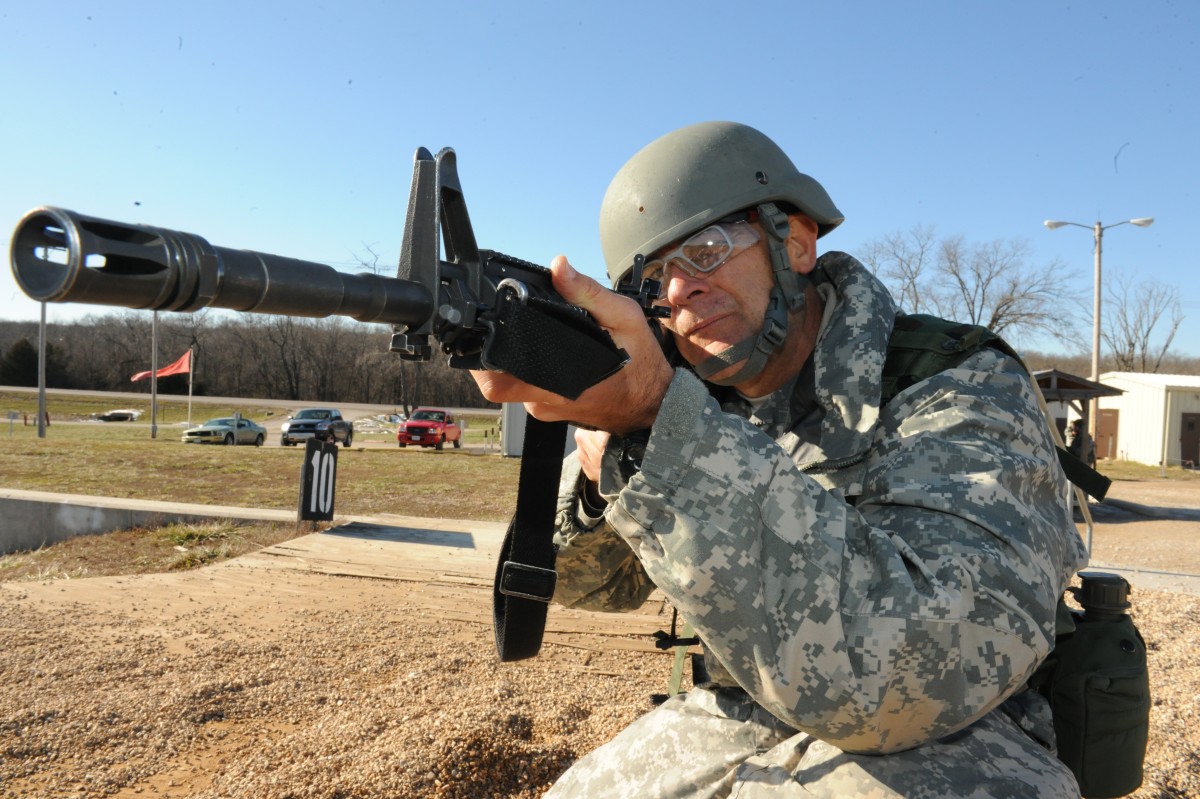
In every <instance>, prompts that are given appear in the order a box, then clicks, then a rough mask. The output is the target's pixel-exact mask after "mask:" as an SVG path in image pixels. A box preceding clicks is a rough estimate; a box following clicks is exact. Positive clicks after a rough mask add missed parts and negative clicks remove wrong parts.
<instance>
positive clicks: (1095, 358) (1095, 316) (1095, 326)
mask: <svg viewBox="0 0 1200 799" xmlns="http://www.w3.org/2000/svg"><path fill="white" fill-rule="evenodd" d="M1042 224H1043V225H1045V226H1046V227H1047V228H1048V229H1050V230H1057V229H1058V228H1060V227H1064V226H1066V225H1073V226H1074V227H1081V228H1085V229H1087V230H1090V231H1092V237H1093V238H1094V239H1095V242H1096V250H1095V275H1096V279H1095V289H1094V293H1093V296H1092V374H1091V380H1092V382H1093V383H1098V382H1100V285H1101V284H1100V269H1101V267H1100V263H1101V252H1102V249H1103V246H1102V243H1103V241H1104V231H1106V230H1108V229H1109V228H1114V227H1118V226H1119V225H1137V226H1138V227H1150V226H1151V225H1152V224H1154V217H1149V216H1148V217H1140V218H1138V219H1125V220H1122V221H1121V222H1114V223H1113V224H1111V225H1102V224H1101V223H1099V222H1097V223H1096V224H1094V225H1081V224H1079V223H1078V222H1060V221H1058V220H1056V219H1047V220H1046V221H1045V222H1043V223H1042ZM1099 415H1100V400H1099V398H1097V397H1092V399H1091V400H1090V401H1089V403H1088V443H1089V444H1090V445H1091V446H1093V447H1094V446H1095V445H1096V423H1097V421H1098V417H1099ZM1081 453H1082V454H1083V455H1084V460H1086V459H1087V458H1086V455H1087V451H1086V450H1081ZM1097 457H1099V454H1097Z"/></svg>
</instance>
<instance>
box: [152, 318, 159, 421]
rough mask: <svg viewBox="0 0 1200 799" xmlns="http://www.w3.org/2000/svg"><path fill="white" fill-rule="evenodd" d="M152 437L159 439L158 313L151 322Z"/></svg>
mask: <svg viewBox="0 0 1200 799" xmlns="http://www.w3.org/2000/svg"><path fill="white" fill-rule="evenodd" d="M150 437H151V438H158V311H155V312H154V316H153V317H152V318H151V320H150Z"/></svg>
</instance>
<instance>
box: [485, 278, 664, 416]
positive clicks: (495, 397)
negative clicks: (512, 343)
mask: <svg viewBox="0 0 1200 799" xmlns="http://www.w3.org/2000/svg"><path fill="white" fill-rule="evenodd" d="M550 271H551V275H552V277H553V280H554V288H555V290H557V291H558V293H559V294H561V295H562V296H563V298H564V299H566V301H567V302H569V303H572V304H573V305H578V306H580V307H581V308H583V309H584V310H586V311H588V313H590V314H591V315H592V317H593V318H594V319H595V320H596V322H597V323H598V324H599V325H600V326H601V327H603V328H605V329H606V330H608V332H609V334H610V335H611V336H612V338H613V341H614V342H616V345H617V346H618V347H621V348H623V349H624V350H625V351H626V352H627V353H628V354H629V358H630V362H629V363H628V364H626V365H625V366H624V367H623V368H622V369H620V370H618V371H617V373H616V374H614V375H612V376H611V377H609V378H607V379H605V380H604V381H602V382H600V383H598V384H596V385H594V386H592V387H591V388H589V389H588V390H587V391H585V392H583V394H581V395H580V396H579V398H578V399H575V400H568V399H567V398H566V397H562V396H559V395H558V394H554V393H553V392H550V391H546V390H545V389H541V388H537V387H536V386H531V385H529V384H528V383H524V382H522V381H520V380H517V379H516V378H514V377H513V376H512V375H508V374H504V373H501V372H490V371H480V372H472V373H471V375H472V377H474V378H475V382H476V383H477V384H478V385H479V390H480V391H481V392H483V396H484V397H485V398H487V399H488V400H490V401H491V402H521V403H524V405H525V409H526V410H527V411H528V412H529V413H530V415H532V416H534V417H536V418H538V419H541V420H542V421H544V422H557V421H569V422H574V423H576V424H578V425H582V426H585V427H591V428H595V429H597V430H604V431H607V432H610V433H617V434H625V433H629V432H632V431H634V430H642V429H645V428H648V427H650V426H652V425H653V424H654V420H655V418H656V417H657V416H658V406H659V405H661V404H662V399H663V396H664V395H665V394H666V393H667V387H668V386H669V385H670V383H671V378H672V376H673V375H674V370H673V369H672V368H671V365H670V364H668V363H667V359H666V357H665V356H664V355H663V353H662V347H661V346H659V343H658V340H657V339H656V338H655V337H654V333H653V332H652V331H651V330H650V326H649V325H648V324H646V318H645V316H644V315H643V313H642V310H641V308H639V307H638V304H637V303H636V302H634V301H633V300H631V299H629V298H628V297H622V296H621V295H619V294H616V293H615V292H612V291H609V290H608V289H606V288H604V287H603V286H601V285H600V284H599V283H597V282H596V281H595V280H592V279H591V278H589V277H587V276H586V275H581V274H579V273H578V272H576V271H575V270H574V268H572V267H571V265H570V264H569V263H567V259H566V258H564V257H563V256H561V255H560V256H558V257H557V258H555V259H554V261H553V262H552V263H551V264H550Z"/></svg>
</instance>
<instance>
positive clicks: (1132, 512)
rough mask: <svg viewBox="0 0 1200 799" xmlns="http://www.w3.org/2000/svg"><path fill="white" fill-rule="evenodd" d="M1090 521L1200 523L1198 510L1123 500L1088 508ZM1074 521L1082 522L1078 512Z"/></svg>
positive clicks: (1093, 505)
mask: <svg viewBox="0 0 1200 799" xmlns="http://www.w3.org/2000/svg"><path fill="white" fill-rule="evenodd" d="M1088 508H1089V509H1090V510H1091V512H1092V519H1093V520H1095V521H1097V522H1103V523H1105V524H1122V523H1124V522H1144V521H1146V520H1147V519H1155V520H1158V521H1178V522H1200V509H1196V508H1171V507H1158V506H1155V505H1141V504H1139V503H1137V502H1127V501H1126V500H1123V499H1112V498H1109V499H1106V500H1104V501H1103V502H1100V503H1092V504H1091V505H1089V506H1088ZM1075 521H1077V522H1082V521H1083V516H1082V515H1081V514H1080V513H1079V511H1078V510H1076V512H1075Z"/></svg>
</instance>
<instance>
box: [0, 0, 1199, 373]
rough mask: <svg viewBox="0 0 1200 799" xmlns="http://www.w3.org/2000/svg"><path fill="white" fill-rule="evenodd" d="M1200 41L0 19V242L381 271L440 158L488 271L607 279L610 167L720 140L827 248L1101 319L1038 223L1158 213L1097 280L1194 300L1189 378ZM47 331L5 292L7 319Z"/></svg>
mask: <svg viewBox="0 0 1200 799" xmlns="http://www.w3.org/2000/svg"><path fill="white" fill-rule="evenodd" d="M1198 36H1200V3H1196V2H1192V0H1179V1H1178V2H1154V1H1148V2H1137V3H1132V2H1128V0H1125V1H1124V2H1103V1H1094V0H1088V1H1087V2H1084V1H1083V0H1076V1H1074V2H1054V0H1041V1H1039V2H961V1H957V0H956V1H953V2H949V1H948V2H904V3H900V2H845V3H827V2H808V1H807V0H805V1H803V2H801V1H799V0H797V1H794V2H786V3H784V2H781V3H769V4H761V3H759V4H754V3H749V4H733V3H729V2H722V3H714V2H688V3H673V2H644V1H643V2H638V3H627V2H620V1H619V0H614V1H612V2H606V3H603V4H601V3H592V4H584V3H563V2H553V3H550V2H545V3H543V2H536V3H534V2H516V1H514V2H508V3H482V2H480V3H455V2H443V3H421V4H416V3H410V2H354V1H353V0H338V2H328V3H323V4H318V3H306V2H295V1H292V2H246V1H245V0H243V2H238V3H231V2H204V3H172V2H159V3H151V2H119V1H117V0H114V1H112V2H76V1H75V0H60V1H59V2H55V3H53V4H46V3H18V2H13V1H12V0H9V2H0V109H3V110H2V111H0V114H2V118H3V120H4V121H3V124H0V231H2V233H0V235H3V237H4V240H3V246H4V249H5V250H7V249H8V241H9V237H10V235H11V232H12V229H13V226H15V224H16V222H17V221H18V220H19V219H20V217H21V215H22V214H24V213H25V212H26V211H28V210H29V209H31V208H33V207H35V206H38V205H57V206H61V207H65V208H70V209H73V210H76V211H79V212H82V213H86V214H90V215H93V216H99V217H104V218H110V219H116V220H120V221H126V222H144V223H147V224H153V225H159V226H163V227H171V228H178V229H182V230H186V231H189V232H193V233H198V234H200V235H202V236H204V237H205V238H207V239H208V240H209V241H210V242H212V243H213V244H216V245H219V246H225V247H237V248H247V249H255V250H260V251H264V252H273V253H277V254H281V255H289V256H293V257H298V258H305V259H308V260H315V261H322V262H325V263H330V264H333V265H336V266H339V268H346V269H351V270H352V271H357V270H356V268H355V267H354V261H355V257H356V255H364V256H365V255H366V248H367V247H368V246H369V247H370V248H372V249H373V250H374V251H375V252H376V253H378V254H379V255H380V256H381V257H382V260H383V261H385V262H387V263H388V264H394V262H395V260H396V257H397V253H398V250H399V244H400V236H401V227H402V224H403V219H404V211H405V206H406V203H407V193H408V182H409V177H410V172H411V163H412V154H413V152H414V150H415V149H416V148H417V147H418V146H426V147H428V148H430V149H432V150H437V149H438V148H440V147H443V146H451V147H453V148H455V150H457V152H458V159H459V172H460V176H461V178H462V181H463V188H464V191H465V195H466V198H467V203H468V206H469V209H470V212H471V217H472V220H473V222H474V224H475V230H476V236H477V238H478V240H479V243H480V245H481V246H483V247H488V248H491V249H496V250H501V251H504V252H508V253H511V254H513V255H517V256H519V257H522V258H526V259H528V260H533V261H538V262H541V263H548V262H549V260H550V259H551V258H552V257H553V256H554V255H556V254H558V253H565V254H567V255H568V256H569V257H570V258H571V260H572V262H573V263H575V264H576V265H577V266H578V267H579V268H581V269H582V270H583V271H585V272H587V273H588V274H591V275H593V276H595V277H600V276H601V275H602V274H603V261H602V258H601V255H600V246H599V241H598V233H597V223H596V219H597V212H598V209H599V205H600V200H601V198H602V196H603V193H604V190H605V188H606V186H607V184H608V181H609V180H610V178H611V177H612V175H613V174H614V173H615V171H616V170H617V169H618V168H619V167H620V165H621V164H622V163H623V162H624V161H625V160H626V159H627V158H628V157H629V156H631V155H632V154H633V153H634V152H636V151H637V150H638V149H639V148H640V147H641V146H642V145H644V144H646V143H647V142H649V141H650V140H652V139H654V138H656V137H657V136H660V135H662V134H663V133H666V132H668V131H670V130H673V129H675V128H677V127H680V126H683V125H686V124H690V123H693V122H698V121H702V120H709V119H732V120H737V121H741V122H746V123H748V124H751V125H753V126H755V127H758V128H759V129H761V130H763V131H764V132H766V133H767V134H768V135H770V136H772V137H773V138H774V139H775V140H776V141H778V142H779V143H780V144H781V145H782V146H783V148H784V149H785V150H786V151H788V152H789V153H790V154H791V155H792V156H793V158H794V160H795V161H796V162H797V164H798V165H799V166H800V168H801V169H802V170H804V171H806V172H808V173H809V174H811V175H813V176H814V177H816V178H817V179H818V180H820V181H821V182H822V183H823V184H824V185H825V186H826V188H827V189H828V190H829V191H830V193H831V194H832V195H833V197H834V200H835V201H836V202H837V204H838V205H839V206H840V208H841V210H842V211H843V212H844V213H845V214H846V216H847V221H846V223H845V224H844V225H843V226H842V227H841V228H840V229H839V230H837V231H836V232H835V233H833V234H831V235H830V236H829V237H827V238H825V239H823V240H822V242H823V244H824V246H825V247H827V248H832V249H840V250H846V251H848V252H851V253H853V252H855V251H856V249H858V248H860V247H861V245H862V243H863V242H865V241H868V240H870V239H873V238H876V237H878V236H880V235H881V234H884V233H888V232H894V231H899V230H905V229H908V228H911V227H912V226H914V225H917V224H925V225H933V226H935V227H936V229H937V231H938V232H939V233H941V234H962V235H963V236H965V237H966V238H967V239H968V240H969V241H974V242H983V241H990V240H993V239H1010V238H1013V237H1018V238H1023V239H1026V240H1028V241H1029V242H1030V244H1031V245H1032V246H1033V250H1034V258H1035V260H1036V261H1038V262H1041V261H1051V260H1053V259H1055V258H1058V259H1061V260H1062V261H1063V263H1064V264H1066V265H1067V270H1066V271H1065V273H1064V280H1067V281H1071V282H1072V284H1077V286H1078V287H1079V289H1080V290H1081V291H1082V292H1083V293H1084V294H1085V296H1090V293H1091V287H1092V247H1093V242H1092V237H1091V234H1090V232H1089V231H1086V230H1081V229H1078V228H1064V229H1060V230H1057V231H1054V232H1051V231H1048V230H1046V229H1045V228H1043V227H1042V224H1041V223H1042V221H1043V220H1044V219H1047V218H1057V219H1065V220H1070V221H1074V222H1079V223H1082V224H1087V225H1090V224H1091V223H1093V222H1095V221H1097V220H1099V221H1101V222H1103V223H1104V224H1112V223H1114V222H1119V221H1121V220H1123V219H1129V218H1132V217H1142V216H1153V217H1155V219H1156V222H1155V224H1154V226H1153V227H1150V228H1148V229H1140V228H1135V227H1133V226H1131V225H1125V226H1122V227H1120V228H1118V229H1116V230H1112V231H1110V232H1109V233H1108V234H1107V235H1106V236H1105V239H1104V242H1105V248H1104V266H1105V277H1106V279H1107V278H1108V277H1109V276H1116V275H1118V274H1128V275H1130V276H1131V277H1138V278H1148V277H1154V278H1157V279H1159V280H1161V281H1163V282H1166V283H1170V284H1173V285H1176V286H1178V287H1179V289H1180V291H1181V295H1182V298H1183V301H1184V302H1183V312H1184V313H1185V314H1186V316H1187V320H1186V321H1185V323H1184V326H1183V328H1182V330H1181V334H1180V336H1179V337H1178V338H1177V340H1176V343H1175V346H1174V347H1173V349H1174V350H1176V351H1178V352H1182V353H1185V354H1190V355H1200V289H1198V288H1197V276H1196V274H1197V273H1196V257H1195V255H1194V252H1195V246H1196V235H1195V231H1196V229H1197V227H1198V225H1197V221H1198V220H1200V207H1198V202H1197V199H1198V197H1197V186H1198V185H1200V145H1198V144H1197V142H1200V107H1198V103H1200V42H1198V41H1197V38H1198ZM1114 279H1115V277H1114ZM97 310H99V311H104V310H105V309H96V308H87V307H84V306H68V305H53V304H52V305H50V306H49V312H48V317H49V318H50V319H51V320H52V321H53V320H60V319H70V318H75V317H78V316H80V315H82V314H84V313H90V312H95V311H97ZM38 313H39V306H38V305H37V303H34V302H33V301H32V300H29V299H28V298H26V297H25V296H24V295H23V294H22V293H21V292H20V290H19V289H18V288H17V287H16V285H15V282H14V281H13V280H12V277H11V274H10V272H9V270H8V269H3V270H0V318H8V319H36V318H37V317H38ZM1085 338H1086V336H1085ZM1030 343H1032V342H1030Z"/></svg>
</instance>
